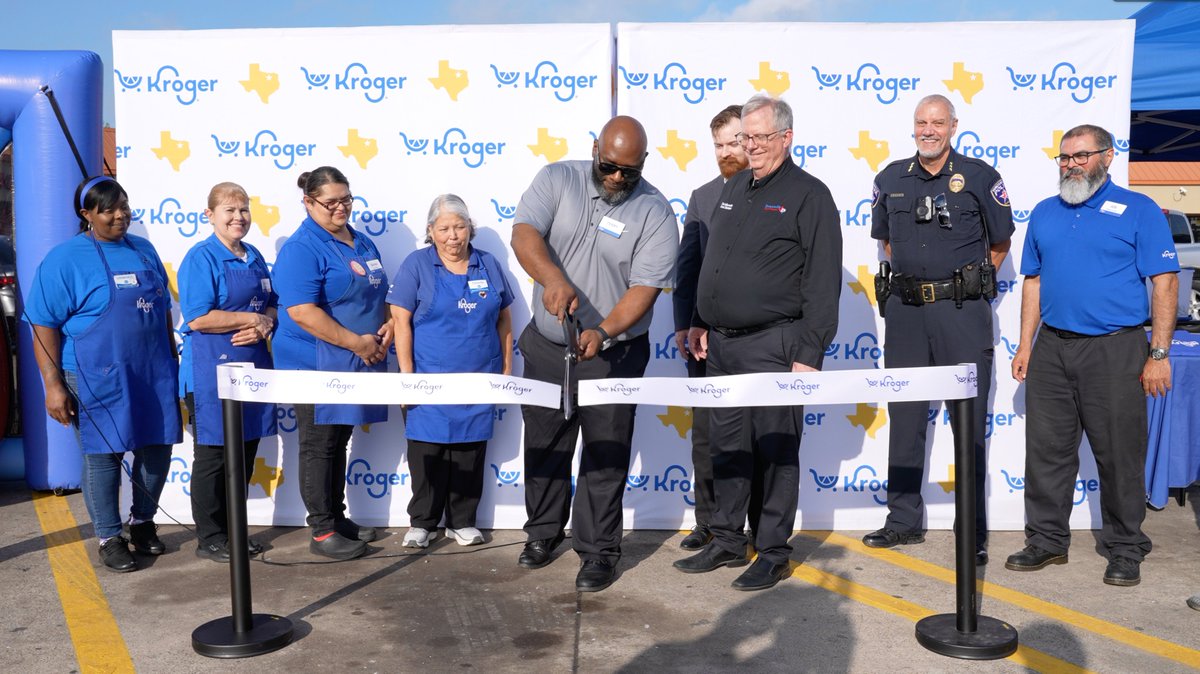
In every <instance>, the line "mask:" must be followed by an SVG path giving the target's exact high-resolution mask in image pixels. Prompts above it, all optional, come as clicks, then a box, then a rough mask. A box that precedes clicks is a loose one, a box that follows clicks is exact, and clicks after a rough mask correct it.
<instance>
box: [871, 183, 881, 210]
mask: <svg viewBox="0 0 1200 674" xmlns="http://www.w3.org/2000/svg"><path fill="white" fill-rule="evenodd" d="M879 194H880V192H879V183H877V182H876V183H871V208H874V207H876V206H878V205H879Z"/></svg>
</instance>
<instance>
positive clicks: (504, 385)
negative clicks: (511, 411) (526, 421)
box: [488, 381, 533, 398]
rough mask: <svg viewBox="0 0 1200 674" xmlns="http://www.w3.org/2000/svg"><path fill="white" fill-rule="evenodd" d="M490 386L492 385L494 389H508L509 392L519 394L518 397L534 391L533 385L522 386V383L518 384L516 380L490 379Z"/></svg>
mask: <svg viewBox="0 0 1200 674" xmlns="http://www.w3.org/2000/svg"><path fill="white" fill-rule="evenodd" d="M488 386H490V387H491V388H492V390H493V391H506V392H508V393H511V394H513V395H515V396H517V397H518V398H520V397H521V396H523V395H525V394H526V393H533V387H530V386H521V385H520V384H518V383H517V382H515V381H504V382H496V381H489V382H488Z"/></svg>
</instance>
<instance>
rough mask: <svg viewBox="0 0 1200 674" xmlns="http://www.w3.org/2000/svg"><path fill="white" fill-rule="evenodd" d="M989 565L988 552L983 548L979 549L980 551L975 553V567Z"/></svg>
mask: <svg viewBox="0 0 1200 674" xmlns="http://www.w3.org/2000/svg"><path fill="white" fill-rule="evenodd" d="M987 563H988V553H987V550H984V549H983V548H979V549H978V550H976V551H975V566H983V565H984V564H987Z"/></svg>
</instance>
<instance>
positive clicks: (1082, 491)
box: [1000, 468, 1100, 506]
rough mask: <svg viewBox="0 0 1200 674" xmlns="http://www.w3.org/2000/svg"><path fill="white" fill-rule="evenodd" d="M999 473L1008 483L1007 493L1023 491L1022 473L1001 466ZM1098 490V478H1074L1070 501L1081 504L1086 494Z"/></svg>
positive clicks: (1023, 480)
mask: <svg viewBox="0 0 1200 674" xmlns="http://www.w3.org/2000/svg"><path fill="white" fill-rule="evenodd" d="M1000 473H1001V474H1003V475H1004V482H1005V483H1007V484H1008V493H1010V494H1011V493H1013V492H1014V491H1023V490H1024V489H1025V476H1024V475H1011V474H1009V472H1008V471H1007V470H1004V469H1003V468H1001V469H1000ZM1098 491H1100V481H1099V480H1097V479H1095V478H1092V479H1086V480H1085V479H1083V478H1079V479H1077V480H1075V497H1074V498H1073V499H1072V503H1074V504H1075V505H1077V506H1078V505H1083V502H1084V501H1086V500H1087V497H1088V494H1094V493H1096V492H1098Z"/></svg>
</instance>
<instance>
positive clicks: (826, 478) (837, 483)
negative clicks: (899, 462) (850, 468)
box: [808, 464, 888, 505]
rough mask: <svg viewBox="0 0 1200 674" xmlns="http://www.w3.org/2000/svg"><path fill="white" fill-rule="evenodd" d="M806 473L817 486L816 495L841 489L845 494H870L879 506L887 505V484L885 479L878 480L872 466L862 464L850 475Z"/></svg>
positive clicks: (877, 475) (811, 471) (811, 469)
mask: <svg viewBox="0 0 1200 674" xmlns="http://www.w3.org/2000/svg"><path fill="white" fill-rule="evenodd" d="M808 472H809V474H811V475H812V478H813V482H814V483H816V485H817V492H818V493H820V492H822V491H825V490H829V491H831V492H837V490H838V489H841V490H842V493H845V494H870V495H871V498H872V499H873V500H874V501H875V502H876V503H878V504H879V505H887V485H888V482H887V480H886V479H883V480H881V479H879V472H878V471H876V470H875V468H874V467H873V466H870V465H868V464H862V465H861V466H859V467H858V468H855V469H854V472H853V473H852V474H850V475H840V474H836V473H835V474H833V475H822V474H820V473H818V472H817V471H816V470H815V469H813V468H809V469H808Z"/></svg>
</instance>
